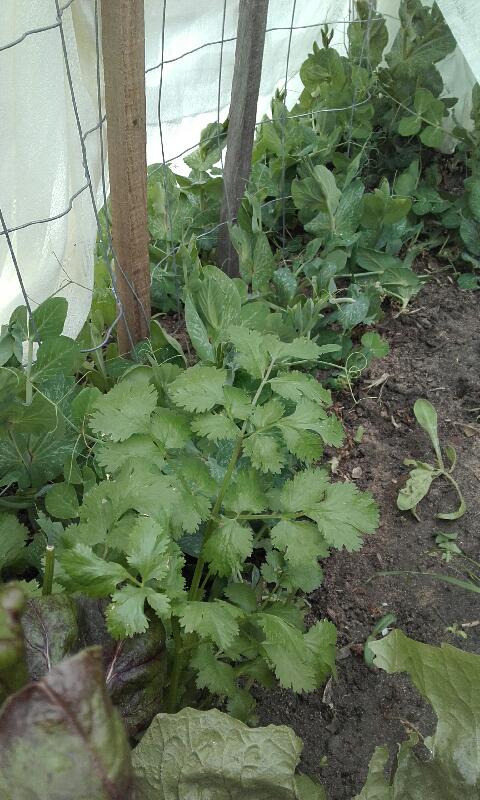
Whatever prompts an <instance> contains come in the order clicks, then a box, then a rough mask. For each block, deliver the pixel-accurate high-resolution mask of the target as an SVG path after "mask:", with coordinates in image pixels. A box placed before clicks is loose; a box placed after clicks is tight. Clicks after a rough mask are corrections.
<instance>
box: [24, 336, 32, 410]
mask: <svg viewBox="0 0 480 800" xmlns="http://www.w3.org/2000/svg"><path fill="white" fill-rule="evenodd" d="M32 364H33V339H32V338H29V339H28V347H27V365H26V367H25V378H26V384H25V402H26V404H27V406H29V405H31V403H32V398H33V385H32V382H31V380H30V373H31V371H32Z"/></svg>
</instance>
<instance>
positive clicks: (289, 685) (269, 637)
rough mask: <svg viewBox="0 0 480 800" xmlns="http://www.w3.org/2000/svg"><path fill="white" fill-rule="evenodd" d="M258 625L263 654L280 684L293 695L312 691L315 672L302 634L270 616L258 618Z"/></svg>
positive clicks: (279, 619) (264, 615) (283, 621)
mask: <svg viewBox="0 0 480 800" xmlns="http://www.w3.org/2000/svg"><path fill="white" fill-rule="evenodd" d="M258 624H259V625H260V627H261V629H262V631H263V633H264V634H265V639H264V641H263V642H262V645H261V648H262V651H263V652H264V653H265V656H266V657H267V659H268V661H269V662H270V663H271V664H272V666H273V668H274V670H275V675H276V676H277V678H278V680H279V681H280V684H281V685H282V686H283V687H284V688H286V689H293V691H294V692H311V691H313V689H314V688H315V686H316V683H315V670H314V667H313V664H312V663H311V661H310V658H309V653H308V651H307V649H306V647H305V644H304V639H303V635H302V633H301V632H300V631H299V630H297V628H294V627H293V626H292V625H289V623H288V622H285V620H283V619H281V618H280V617H276V616H273V615H271V614H259V615H258Z"/></svg>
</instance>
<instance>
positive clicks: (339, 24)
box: [0, 0, 374, 352]
mask: <svg viewBox="0 0 480 800" xmlns="http://www.w3.org/2000/svg"><path fill="white" fill-rule="evenodd" d="M52 2H53V4H54V15H55V18H54V20H53V21H52V22H51V23H49V24H48V25H45V26H39V27H35V26H33V27H32V28H30V29H28V30H25V31H24V32H23V33H22V34H21V35H19V36H17V37H16V38H15V39H14V40H12V41H9V42H7V43H5V44H3V45H1V46H0V60H1V58H2V55H3V54H4V53H6V52H7V51H9V50H11V49H12V48H21V47H22V46H23V43H24V42H25V40H26V39H28V38H30V37H36V36H42V35H44V34H45V33H46V32H47V31H48V32H52V31H55V33H56V34H57V35H58V38H59V41H60V47H61V52H62V60H63V70H64V77H65V80H66V82H67V86H68V97H69V102H70V104H71V109H72V112H73V115H74V120H75V128H76V133H77V137H78V143H79V147H80V155H81V165H82V170H83V175H84V181H83V183H82V184H81V186H80V187H79V188H76V189H75V191H73V192H72V193H71V195H70V197H69V199H68V203H67V205H66V207H65V208H63V209H62V210H60V211H57V210H55V212H54V213H51V214H50V215H45V216H43V217H41V218H38V219H30V220H27V221H22V222H20V224H12V223H11V222H10V220H9V218H8V214H7V213H6V211H5V209H4V208H3V207H2V201H1V197H0V227H1V229H0V242H1V240H2V239H3V240H4V242H5V244H6V248H7V251H6V252H7V253H8V257H9V258H10V259H11V262H12V263H13V266H14V269H15V274H16V277H17V280H18V283H19V286H20V290H21V294H22V297H23V301H24V304H25V305H26V307H27V310H28V314H29V317H30V319H31V320H32V324H33V319H32V309H33V306H34V304H35V303H36V301H37V298H36V297H32V296H31V293H30V291H29V287H28V281H27V280H26V279H25V275H24V264H22V260H21V258H20V257H19V256H18V252H17V246H16V243H17V242H18V236H19V234H20V233H21V232H22V231H24V230H25V229H29V228H32V227H33V226H39V225H48V224H50V223H53V222H56V221H59V222H60V221H62V220H63V219H64V218H65V217H67V216H68V215H69V214H71V213H72V211H73V210H74V208H75V202H76V200H77V199H78V198H79V197H80V196H81V195H84V194H85V195H87V196H88V198H89V203H90V205H91V210H92V214H93V218H94V220H95V224H96V227H97V249H98V252H99V253H100V254H101V257H102V259H103V261H104V263H105V265H106V266H107V269H108V270H109V273H110V279H111V291H112V292H113V295H114V298H115V302H116V307H117V314H116V316H115V319H114V320H113V322H112V323H111V324H110V325H109V326H108V328H107V330H106V332H105V336H104V337H103V339H102V341H101V342H99V343H98V344H97V345H95V347H94V348H90V349H96V348H100V347H102V346H104V345H105V344H106V343H107V342H108V341H109V339H110V337H111V336H112V333H113V332H114V329H115V328H116V327H117V326H118V325H119V323H120V322H122V323H123V325H124V326H125V331H126V335H127V337H128V341H129V345H130V347H133V345H134V344H135V340H136V336H135V331H132V330H130V326H129V323H128V320H127V318H126V314H125V286H126V287H127V289H128V292H129V293H130V294H131V297H132V298H134V300H135V302H136V304H137V305H138V307H139V308H140V310H141V314H142V315H143V317H144V320H145V322H146V324H148V321H149V319H150V305H149V303H147V302H146V301H145V296H141V293H139V291H138V290H137V286H136V283H135V280H134V279H132V270H131V265H130V264H125V263H122V259H121V257H119V255H118V254H117V252H116V247H115V242H114V238H113V237H112V221H111V216H110V212H109V207H110V202H109V191H110V187H109V176H108V166H107V164H108V159H107V144H106V124H107V122H108V119H107V117H108V115H107V113H106V109H105V102H104V88H103V74H104V73H103V60H102V41H101V39H102V36H101V5H102V3H101V2H100V0H92V2H93V14H94V38H95V42H94V46H95V76H96V102H97V113H96V117H97V119H96V123H95V124H94V125H90V126H89V127H88V129H85V125H84V122H83V120H82V116H81V113H80V108H79V103H78V99H77V90H76V87H75V83H74V80H73V78H72V69H71V57H70V54H69V46H68V41H67V34H66V30H65V22H66V19H67V15H72V14H73V13H74V10H75V9H74V6H75V4H77V3H79V2H80V0H69V2H66V3H64V4H61V3H60V2H59V0H52ZM170 2H171V0H170ZM302 3H303V5H306V6H308V8H309V9H311V10H312V17H313V13H314V12H315V11H316V12H317V14H318V7H317V6H318V4H316V3H312V2H311V0H292V2H291V4H290V7H289V24H288V25H286V26H276V25H274V24H273V25H272V24H271V16H272V15H271V14H270V16H269V22H268V24H267V26H266V30H265V36H266V42H267V45H266V50H267V51H268V41H269V37H272V36H274V35H277V36H278V35H279V34H282V37H283V38H284V44H285V57H284V58H283V63H280V64H279V63H276V64H275V71H276V75H277V76H278V78H277V81H276V83H277V87H278V89H279V94H278V95H277V99H278V102H277V103H276V104H275V103H274V104H273V105H272V111H271V113H270V115H269V116H268V117H266V116H261V117H260V118H257V119H256V120H255V123H254V127H255V131H256V132H257V135H258V133H259V132H260V131H261V130H262V129H265V128H267V127H270V128H272V129H275V131H276V135H279V136H280V141H281V145H282V147H281V152H282V163H281V175H280V187H281V191H280V193H279V196H276V197H274V198H269V199H265V200H263V201H262V202H261V203H259V211H260V213H262V211H263V210H264V209H266V208H268V207H269V206H272V205H275V206H276V207H277V208H278V206H279V205H280V207H281V211H280V216H281V244H282V247H283V248H285V247H286V244H287V219H286V218H287V204H288V201H289V200H290V199H291V195H290V194H289V193H288V192H287V191H286V187H287V181H286V170H287V166H288V165H287V160H286V154H285V137H286V136H287V128H288V123H289V121H291V120H294V119H299V118H302V117H305V118H306V119H308V121H309V123H310V124H311V125H312V126H315V125H316V121H317V119H318V118H319V117H320V116H322V115H325V114H334V113H337V112H342V113H343V112H351V115H350V123H351V124H350V133H351V127H352V126H353V122H354V112H355V109H356V108H357V107H358V106H361V105H362V104H364V103H367V102H368V99H369V98H368V96H367V97H358V96H357V95H356V90H355V89H354V88H352V93H351V102H350V103H347V104H346V105H344V106H339V107H321V108H318V109H314V110H308V111H306V112H298V111H296V112H295V111H289V110H288V109H291V108H292V107H294V98H295V97H296V96H297V95H298V89H292V88H291V84H292V78H294V74H293V73H296V72H297V68H295V69H292V63H291V48H292V40H293V37H294V35H295V34H296V32H298V31H304V32H305V31H308V32H309V33H311V37H310V40H311V42H313V41H314V40H315V39H317V38H318V34H319V33H320V30H321V29H323V30H324V31H326V30H327V29H334V30H335V31H337V35H338V39H339V43H340V45H341V44H342V43H343V49H344V50H345V52H347V51H348V41H347V31H348V28H349V26H351V25H362V26H365V27H366V29H367V35H366V36H365V37H364V38H363V42H364V45H362V47H363V46H365V47H367V48H368V43H369V34H368V30H369V28H370V25H371V19H372V14H373V13H374V3H373V2H372V3H369V4H368V7H369V14H368V16H367V18H366V19H365V18H362V17H360V16H359V15H358V13H357V10H356V6H355V3H354V2H353V0H349V3H348V13H347V14H346V15H345V16H344V17H343V18H334V19H328V18H325V19H324V18H322V17H320V19H319V18H318V17H313V18H314V20H315V21H312V22H309V23H308V24H300V23H299V22H298V19H299V8H300V6H302ZM267 5H268V4H267ZM230 6H231V3H229V2H228V0H219V2H218V13H219V15H220V19H221V36H220V38H215V39H212V40H208V41H202V42H200V43H199V44H197V45H196V46H195V47H194V48H191V47H186V48H185V50H184V51H183V52H178V53H176V54H175V55H174V56H169V57H167V55H166V45H167V42H168V36H169V30H168V8H169V2H168V0H164V2H163V6H162V14H161V31H160V45H159V49H160V61H159V62H158V63H154V64H150V65H149V64H147V65H146V69H145V75H146V78H147V80H149V78H150V76H152V74H154V73H155V74H158V96H157V128H158V129H157V136H158V145H159V147H158V156H159V157H158V163H157V164H156V165H155V166H153V167H151V168H150V170H149V181H151V182H152V181H154V180H155V174H156V173H158V174H159V177H160V179H161V183H162V185H163V192H164V204H163V212H164V215H165V230H166V231H168V233H167V235H166V236H165V240H164V241H163V242H162V247H161V248H156V250H155V248H153V252H154V253H156V254H155V255H154V256H152V248H151V250H150V261H151V264H150V267H151V271H150V274H149V277H148V280H149V282H150V283H151V282H152V281H155V280H156V278H158V275H159V273H161V272H162V271H169V272H170V273H171V274H173V282H174V286H175V293H176V301H177V304H178V303H179V302H180V292H181V286H180V284H181V280H180V277H181V276H179V275H178V264H177V253H178V251H179V249H180V248H181V246H182V245H184V244H186V243H187V239H186V238H185V237H186V236H187V235H188V240H189V241H191V239H192V238H193V239H194V240H195V241H196V242H197V244H198V245H199V247H202V245H203V244H204V243H205V242H208V244H209V249H210V250H212V251H213V250H214V248H215V246H216V244H217V242H218V236H219V233H220V232H221V230H222V229H226V228H228V227H229V226H231V225H232V224H234V223H235V222H236V216H237V211H236V209H233V208H231V207H228V208H227V212H228V213H227V214H226V215H225V214H224V218H220V212H219V217H218V219H217V220H216V221H212V222H210V224H207V225H206V226H204V229H200V230H199V229H198V226H197V227H196V228H195V230H193V231H192V229H191V228H192V226H190V229H189V230H187V231H185V232H184V231H181V230H180V231H179V230H178V220H177V219H174V215H175V209H174V208H173V206H174V203H175V194H176V193H178V188H179V184H178V183H177V181H176V177H175V176H176V174H177V172H182V171H183V172H184V171H185V165H184V166H183V167H182V166H181V164H180V162H181V160H182V159H184V158H185V157H188V156H189V154H190V155H191V154H192V153H193V152H195V150H196V149H197V148H198V147H199V146H202V147H204V148H205V147H208V146H209V145H210V146H211V145H213V144H215V143H216V144H217V145H218V159H217V161H216V162H215V163H214V164H213V165H212V174H213V175H214V176H215V177H216V178H221V175H222V174H223V171H224V166H225V165H224V147H223V145H224V143H225V139H226V136H227V134H226V125H225V124H224V123H225V107H224V100H223V99H222V98H223V96H224V88H225V80H226V78H225V75H226V72H227V71H226V69H225V48H226V46H227V45H232V43H234V42H235V41H236V36H232V35H229V32H228V31H227V28H226V20H227V15H228V14H229V13H231V7H230ZM270 10H272V3H271V4H270ZM192 13H195V10H194V7H193V9H192ZM325 26H326V27H325ZM205 50H211V51H212V52H215V53H216V55H217V63H218V67H217V74H216V76H215V80H214V81H211V82H210V92H211V96H212V98H213V100H212V101H211V102H210V103H209V109H207V112H208V113H207V116H208V117H209V122H210V123H214V126H213V130H212V133H211V134H210V135H208V133H207V134H204V135H203V137H202V138H201V139H200V140H199V141H197V142H196V143H195V144H193V145H189V146H188V147H187V148H183V149H182V150H181V151H180V152H173V153H172V152H171V150H172V147H171V141H170V142H169V145H170V146H169V149H168V150H167V147H166V136H165V127H166V125H167V126H168V123H166V122H165V119H164V113H163V111H164V93H165V83H166V70H167V68H168V70H169V76H170V78H171V76H172V74H173V71H174V70H178V71H179V72H180V73H181V71H182V69H183V65H184V63H185V60H186V59H188V58H189V57H191V56H192V55H193V54H195V53H198V52H199V51H205ZM307 54H308V51H307V50H306V51H305V53H304V58H306V57H307ZM364 55H365V54H364V53H363V50H362V53H361V55H360V57H361V58H363V57H364ZM366 56H367V62H368V53H367V54H366ZM271 68H272V62H271V57H270V60H269V69H271ZM230 72H231V70H230V69H229V70H228V76H227V77H228V80H230ZM139 90H140V91H141V92H144V91H145V89H144V87H143V86H141V87H139ZM212 106H213V109H214V110H213V111H212V110H211V109H212ZM186 124H188V122H186ZM151 127H152V126H151V125H150V127H149V128H148V130H149V135H151V133H152V131H151ZM278 132H279V134H278ZM350 133H349V132H348V131H347V141H346V144H347V147H348V151H349V152H350V148H351V147H354V146H357V144H356V143H355V142H354V141H353V140H352V138H351V135H350ZM93 137H95V138H96V144H95V147H96V148H97V149H98V152H99V154H100V185H98V182H97V181H96V180H95V178H94V177H93V176H92V172H91V168H90V164H89V154H88V150H87V141H90V139H91V138H93ZM170 138H171V137H170ZM187 160H188V158H187ZM179 166H180V169H179ZM145 179H146V178H145ZM247 186H248V183H247V181H245V188H247ZM227 206H228V204H227ZM19 216H20V217H21V209H20V210H19V209H18V208H17V209H16V218H18V217H19ZM200 227H201V226H200ZM174 229H175V230H174ZM203 249H204V250H205V249H206V248H203ZM60 261H61V259H60ZM92 262H93V253H92ZM60 268H61V275H62V278H61V279H60V280H59V283H58V285H57V286H56V287H55V288H54V289H53V293H59V292H60V293H61V292H63V291H64V290H65V287H66V286H67V285H71V284H72V283H73V284H75V283H76V281H75V279H74V278H72V277H71V276H70V275H69V271H68V267H67V266H65V265H64V264H60ZM120 279H121V281H122V284H123V288H122V291H119V280H120ZM82 288H83V289H87V290H88V291H90V292H91V291H92V289H91V286H83V287H82ZM42 299H43V298H42ZM86 352H88V349H86Z"/></svg>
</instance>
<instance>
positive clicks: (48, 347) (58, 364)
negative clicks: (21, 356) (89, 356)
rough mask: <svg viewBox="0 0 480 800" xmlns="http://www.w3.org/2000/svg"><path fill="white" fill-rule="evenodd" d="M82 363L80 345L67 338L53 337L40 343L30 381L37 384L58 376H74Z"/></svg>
mask: <svg viewBox="0 0 480 800" xmlns="http://www.w3.org/2000/svg"><path fill="white" fill-rule="evenodd" d="M81 363H82V354H81V352H80V345H79V344H78V343H77V342H74V341H73V339H69V338H68V336H55V337H54V338H52V339H47V341H45V342H42V343H41V345H40V347H39V348H38V352H37V359H36V361H35V363H34V365H33V367H32V373H31V375H32V381H34V382H35V383H38V382H39V381H40V379H41V380H42V381H44V380H46V379H47V378H53V377H55V376H56V375H58V374H61V375H74V374H75V372H77V370H78V369H79V367H80V365H81Z"/></svg>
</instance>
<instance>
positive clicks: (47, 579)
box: [42, 544, 55, 597]
mask: <svg viewBox="0 0 480 800" xmlns="http://www.w3.org/2000/svg"><path fill="white" fill-rule="evenodd" d="M54 570H55V548H54V546H53V544H47V547H46V549H45V572H44V574H43V587H42V594H43V596H44V597H46V596H47V595H49V594H52V587H53V572H54Z"/></svg>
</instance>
